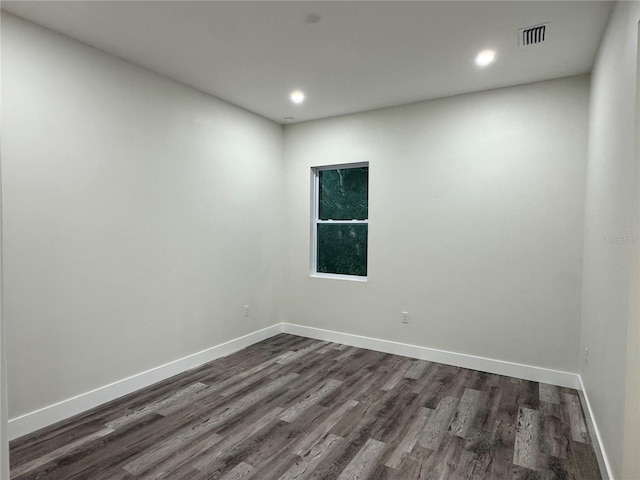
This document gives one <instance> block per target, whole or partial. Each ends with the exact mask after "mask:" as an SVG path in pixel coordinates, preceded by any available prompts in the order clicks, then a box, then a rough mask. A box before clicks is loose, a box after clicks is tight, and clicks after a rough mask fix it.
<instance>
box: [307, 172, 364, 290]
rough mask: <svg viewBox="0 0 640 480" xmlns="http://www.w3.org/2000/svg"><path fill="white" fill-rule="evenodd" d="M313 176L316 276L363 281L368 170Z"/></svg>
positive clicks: (325, 173) (321, 173)
mask: <svg viewBox="0 0 640 480" xmlns="http://www.w3.org/2000/svg"><path fill="white" fill-rule="evenodd" d="M316 174H317V176H318V178H317V180H318V181H317V183H316V185H317V188H318V192H317V196H316V198H317V202H318V204H317V206H316V212H317V217H318V218H317V219H316V232H315V233H316V272H318V273H333V274H339V275H356V276H360V277H366V276H367V236H368V224H367V219H368V216H369V198H368V197H369V167H362V166H360V167H354V168H339V169H330V170H329V169H328V170H318V171H317V172H316Z"/></svg>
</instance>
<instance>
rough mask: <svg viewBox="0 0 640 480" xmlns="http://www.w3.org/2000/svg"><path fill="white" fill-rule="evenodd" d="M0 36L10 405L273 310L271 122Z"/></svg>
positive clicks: (246, 328) (155, 79) (271, 317)
mask: <svg viewBox="0 0 640 480" xmlns="http://www.w3.org/2000/svg"><path fill="white" fill-rule="evenodd" d="M2 47H3V50H2V71H3V77H2V95H3V102H2V117H3V125H2V127H3V131H2V134H3V138H2V162H3V177H4V178H3V187H4V191H3V212H4V245H3V249H4V259H5V263H4V279H5V285H4V286H5V292H4V293H5V295H4V305H3V306H4V320H5V322H6V327H7V339H8V368H9V394H10V395H9V412H10V417H11V418H13V417H16V416H18V415H21V414H23V413H26V412H30V411H33V410H35V409H37V408H40V407H43V406H46V405H49V404H51V403H53V402H56V401H60V400H64V399H67V398H68V397H70V396H73V395H76V394H79V393H83V392H86V391H88V390H90V389H92V388H95V387H99V386H103V385H106V384H108V383H110V382H113V381H116V380H120V379H122V378H125V377H127V376H129V375H132V374H134V373H137V372H140V371H144V370H147V369H149V368H152V367H156V366H158V365H161V364H163V363H166V362H168V361H171V360H174V359H177V358H180V357H183V356H185V355H188V354H191V353H194V352H197V351H199V350H202V349H205V348H208V347H211V346H213V345H216V344H218V343H221V342H223V341H226V340H229V339H233V338H237V337H239V336H241V335H244V334H246V333H248V332H253V331H255V330H258V329H260V328H262V327H265V326H268V325H272V324H274V323H276V322H277V316H278V315H277V305H276V291H277V287H278V281H279V278H280V273H279V271H280V270H279V268H280V267H279V265H280V260H279V251H280V247H279V244H280V241H279V235H280V231H281V228H280V222H281V217H282V213H281V212H282V201H281V199H282V194H281V191H282V181H281V178H282V131H281V128H280V126H279V125H277V124H275V123H272V122H270V121H267V120H265V119H263V118H261V117H258V116H256V115H254V114H251V113H249V112H246V111H244V110H241V109H239V108H236V107H234V106H231V105H229V104H227V103H225V102H222V101H219V100H216V99H214V98H212V97H210V96H207V95H204V94H201V93H199V92H196V91H194V90H192V89H190V88H187V87H185V86H183V85H181V84H178V83H176V82H173V81H170V80H168V79H165V78H162V77H160V76H157V75H155V74H152V73H150V72H148V71H146V70H144V69H142V68H139V67H136V66H133V65H131V64H128V63H126V62H123V61H121V60H119V59H116V58H114V57H112V56H109V55H106V54H103V53H101V52H99V51H97V50H94V49H91V48H89V47H87V46H84V45H82V44H79V43H77V42H74V41H71V40H69V39H67V38H65V37H62V36H59V35H57V34H54V33H52V32H49V31H47V30H44V29H42V28H40V27H37V26H35V25H32V24H29V23H26V22H23V21H21V20H19V19H18V18H16V17H12V16H10V15H7V14H3V18H2ZM245 304H249V305H250V306H251V315H250V317H249V318H244V317H243V305H245Z"/></svg>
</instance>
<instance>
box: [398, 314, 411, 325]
mask: <svg viewBox="0 0 640 480" xmlns="http://www.w3.org/2000/svg"><path fill="white" fill-rule="evenodd" d="M400 314H401V315H402V320H401V322H402V323H409V312H400Z"/></svg>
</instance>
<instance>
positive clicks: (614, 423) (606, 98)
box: [581, 2, 640, 479]
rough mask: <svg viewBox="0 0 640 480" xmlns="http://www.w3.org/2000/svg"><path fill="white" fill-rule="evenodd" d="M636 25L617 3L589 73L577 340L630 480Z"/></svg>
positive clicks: (634, 469) (608, 440)
mask: <svg viewBox="0 0 640 480" xmlns="http://www.w3.org/2000/svg"><path fill="white" fill-rule="evenodd" d="M639 20H640V2H620V3H618V4H617V5H616V7H615V9H614V11H613V13H612V17H611V19H610V21H609V25H608V27H607V30H606V32H605V35H604V38H603V41H602V45H601V47H600V51H599V54H598V57H597V60H596V63H595V66H594V69H593V74H592V90H591V101H590V118H589V147H588V161H587V189H586V207H585V208H586V211H585V233H584V237H585V248H584V280H583V282H584V283H583V303H582V308H583V322H582V341H581V345H582V351H584V349H585V348H588V349H589V352H590V353H589V363H588V365H587V364H586V363H585V362H584V361H583V363H582V366H581V375H582V378H583V381H584V384H585V388H586V390H587V393H588V395H589V398H590V401H591V404H592V407H593V410H594V413H595V417H596V422H597V423H598V425H599V427H600V431H601V433H602V436H603V439H604V444H605V448H606V451H607V453H608V456H609V460H610V462H611V466H612V468H613V472H614V474H615V476H616V478H628V479H630V478H640V469H639V467H638V460H637V459H638V456H639V455H638V451H637V450H636V451H634V452H629V453H628V455H627V459H626V463H627V465H626V466H623V464H624V463H625V460H624V459H623V452H624V446H623V445H624V439H625V429H629V428H630V427H631V426H632V425H633V422H634V421H635V422H637V418H638V417H637V409H638V404H639V403H640V399H638V398H637V396H636V398H635V400H633V401H632V399H631V398H629V399H627V397H626V396H627V393H629V394H631V395H633V393H632V392H633V386H632V384H630V383H629V382H628V379H629V380H632V379H633V377H637V374H638V365H637V357H636V360H631V359H632V358H633V350H634V347H633V343H634V342H635V341H633V342H630V340H631V338H630V337H628V333H629V331H633V330H634V323H635V324H637V322H638V318H637V309H636V313H633V312H634V307H633V300H634V292H633V291H632V288H633V285H636V287H637V283H635V282H634V280H633V275H634V274H635V275H637V267H635V273H634V262H637V252H638V245H637V243H634V242H633V241H631V242H629V241H626V240H625V239H632V240H633V239H638V186H639V184H638V160H637V156H636V153H635V151H634V149H635V146H636V145H635V144H636V139H637V132H638V131H637V127H636V125H635V122H634V118H635V115H636V112H635V109H636V102H635V95H636V89H637V79H636V75H637V59H638V21H639ZM611 239H613V242H611ZM618 239H620V240H618ZM635 295H636V296H637V292H635ZM636 328H637V326H636ZM635 331H637V330H635ZM628 346H629V349H628V348H627V347H628ZM637 348H638V345H637V343H636V344H635V349H637ZM630 354H631V357H629V358H628V355H630ZM633 372H635V374H634V373H633ZM635 381H636V382H637V378H636V380H635ZM636 395H637V394H636ZM626 401H629V402H631V403H633V402H635V411H636V417H635V420H632V419H631V417H629V415H632V413H631V411H630V410H626V409H625V402H626ZM625 416H627V417H628V418H625ZM636 431H637V430H636ZM636 435H637V434H636ZM627 441H628V442H632V439H631V438H627ZM637 442H638V441H637V437H636V439H635V445H636V446H637V445H638V443H637ZM634 465H635V466H634ZM623 471H624V474H623Z"/></svg>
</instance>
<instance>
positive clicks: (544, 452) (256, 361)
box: [11, 335, 601, 480]
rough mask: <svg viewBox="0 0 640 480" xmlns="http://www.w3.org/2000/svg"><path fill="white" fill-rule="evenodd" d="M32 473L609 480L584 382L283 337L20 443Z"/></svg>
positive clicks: (16, 459)
mask: <svg viewBox="0 0 640 480" xmlns="http://www.w3.org/2000/svg"><path fill="white" fill-rule="evenodd" d="M11 478H12V479H15V480H27V479H47V480H56V479H90V480H118V479H161V478H162V479H165V478H166V479H172V480H182V479H189V480H205V479H221V480H246V479H249V478H252V479H256V480H268V479H282V480H285V479H286V480H294V479H295V480H301V479H318V480H319V479H339V480H347V479H350V480H356V479H370V480H374V479H375V480H382V479H398V480H413V479H416V480H417V479H443V480H444V479H446V480H449V479H523V480H524V479H528V480H532V479H545V480H547V479H585V480H587V479H588V480H591V479H600V478H601V477H600V474H599V472H598V466H597V462H596V458H595V455H594V451H593V448H592V446H591V444H590V438H589V434H588V432H587V429H586V427H585V421H584V416H583V412H582V408H581V405H580V401H579V398H578V394H577V392H576V391H575V390H571V389H567V388H559V387H554V386H551V385H545V384H538V383H536V382H529V381H524V380H518V379H514V378H509V377H502V376H499V375H491V374H487V373H482V372H477V371H473V370H467V369H463V368H457V367H452V366H448V365H442V364H436V363H430V362H426V361H422V360H414V359H411V358H406V357H400V356H396V355H389V354H384V353H379V352H374V351H370V350H364V349H360V348H354V347H347V346H344V345H338V344H334V343H327V342H320V341H317V340H311V339H306V338H302V337H296V336H292V335H278V336H275V337H273V338H270V339H269V340H266V341H264V342H261V343H259V344H256V345H253V346H251V347H249V348H246V349H244V350H242V351H240V352H237V353H235V354H233V355H230V356H228V357H225V358H222V359H219V360H217V361H214V362H212V363H209V364H207V365H205V366H202V367H200V368H197V369H195V370H192V371H190V372H187V373H184V374H181V375H178V376H176V377H174V378H172V379H169V380H167V381H164V382H162V383H159V384H157V385H154V386H152V387H149V388H146V389H144V390H141V391H139V392H136V393H134V394H131V395H129V396H127V397H124V398H121V399H119V400H116V401H113V402H111V403H109V404H106V405H103V406H101V407H99V408H96V409H94V410H91V411H89V412H86V413H84V414H82V415H79V416H77V417H75V418H73V419H70V420H68V421H65V422H62V423H59V424H57V425H54V426H52V427H49V428H47V429H44V430H41V431H39V432H36V433H35V434H32V435H30V436H27V437H23V438H21V439H18V440H15V441H14V442H12V443H11Z"/></svg>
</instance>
